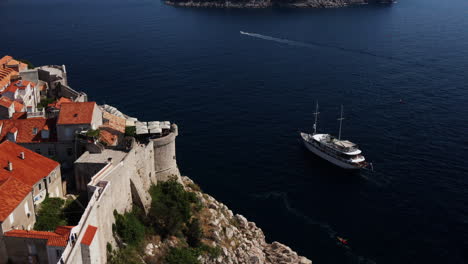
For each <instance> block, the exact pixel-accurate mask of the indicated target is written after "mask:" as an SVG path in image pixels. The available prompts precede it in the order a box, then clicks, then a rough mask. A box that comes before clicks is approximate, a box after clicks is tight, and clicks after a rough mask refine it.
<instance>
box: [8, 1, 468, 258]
mask: <svg viewBox="0 0 468 264" xmlns="http://www.w3.org/2000/svg"><path fill="white" fill-rule="evenodd" d="M0 18H1V22H0V54H9V55H12V56H14V57H15V58H24V59H28V60H30V61H31V62H32V63H33V64H35V65H44V64H65V65H66V66H67V70H68V75H69V84H70V85H71V86H72V87H73V88H75V89H77V90H83V91H85V92H87V93H88V95H89V97H90V98H92V99H93V100H96V101H97V102H98V103H100V104H102V103H107V104H111V105H114V106H116V107H118V108H119V109H120V110H122V111H124V112H126V113H127V114H129V115H132V116H135V117H138V118H140V119H141V120H171V121H173V122H176V123H177V124H178V125H179V128H180V136H179V137H178V140H177V154H178V162H179V165H180V168H181V171H182V172H183V174H185V175H188V176H190V177H191V178H193V179H194V180H196V181H197V182H198V183H199V184H200V185H201V187H202V189H204V190H205V191H206V192H208V193H210V194H212V195H213V196H215V197H216V198H217V199H219V200H220V201H222V202H224V203H226V204H227V205H228V206H229V207H230V208H231V209H233V210H234V211H235V212H237V213H240V214H243V215H245V216H246V217H247V218H249V220H251V221H255V222H256V223H257V225H258V226H260V227H261V228H262V229H263V230H264V231H265V234H266V236H267V240H268V241H270V242H271V241H275V240H277V241H280V242H282V243H285V244H287V245H289V246H291V247H292V248H293V249H295V250H297V251H298V252H299V253H300V254H302V255H305V256H307V257H309V258H310V259H312V260H313V261H314V263H319V264H320V263H450V264H458V263H468V161H467V157H468V139H467V136H468V84H467V83H468V74H467V73H468V2H467V1H466V0H451V1H442V0H407V1H405V0H401V1H399V2H398V3H396V4H394V5H363V6H356V7H350V8H342V9H264V10H218V9H193V8H174V7H171V6H166V5H164V4H163V3H162V2H160V1H159V0H127V1H125V0H100V1H91V0H42V1H36V0H0ZM240 31H245V32H249V33H254V34H259V35H254V36H249V35H243V34H240ZM316 100H318V101H319V103H320V112H321V114H320V116H319V124H318V127H319V131H321V132H327V133H332V134H335V135H336V134H337V133H338V121H337V120H336V119H337V117H338V116H339V108H340V105H343V106H344V116H345V120H344V123H343V132H342V133H343V138H346V139H349V140H351V141H354V142H357V143H359V144H360V146H361V148H362V149H363V151H364V154H365V156H366V158H367V159H368V160H370V161H372V162H373V164H374V169H375V171H374V172H373V173H371V172H361V173H349V172H346V171H342V170H338V169H335V168H334V167H333V166H331V165H329V164H328V163H326V162H324V161H322V160H320V159H319V158H316V157H315V156H313V155H312V154H310V153H308V152H307V151H306V150H305V149H304V147H303V146H302V145H301V142H300V140H299V135H298V131H299V130H306V131H311V130H312V124H313V118H314V117H313V115H312V113H313V112H314V108H315V101H316ZM336 236H341V237H345V238H347V239H349V243H350V244H349V247H343V246H340V245H339V244H338V243H337V240H336Z"/></svg>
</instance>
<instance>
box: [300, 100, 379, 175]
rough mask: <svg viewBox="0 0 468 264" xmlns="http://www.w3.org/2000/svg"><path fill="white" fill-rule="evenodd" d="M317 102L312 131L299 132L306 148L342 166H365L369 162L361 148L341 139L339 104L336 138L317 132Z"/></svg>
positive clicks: (341, 120)
mask: <svg viewBox="0 0 468 264" xmlns="http://www.w3.org/2000/svg"><path fill="white" fill-rule="evenodd" d="M318 107H319V106H318V102H317V105H316V110H315V113H314V115H315V123H314V133H313V134H307V133H304V132H300V134H301V137H302V141H303V142H304V145H305V146H306V148H307V149H308V150H310V151H311V152H312V153H314V154H316V155H317V156H319V157H321V158H323V159H325V160H327V161H329V162H331V163H333V164H335V165H337V166H339V167H341V168H343V169H362V168H367V167H368V166H369V165H370V163H368V162H366V159H365V158H364V156H363V155H361V150H360V149H359V148H358V146H357V145H356V144H354V143H353V142H351V141H348V140H342V139H341V124H342V122H343V119H344V118H343V106H341V117H340V118H339V119H338V120H339V121H340V130H339V133H338V138H335V137H333V136H332V135H330V134H317V119H318V115H319V112H318Z"/></svg>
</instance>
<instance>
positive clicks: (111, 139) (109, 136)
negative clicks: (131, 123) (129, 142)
mask: <svg viewBox="0 0 468 264" xmlns="http://www.w3.org/2000/svg"><path fill="white" fill-rule="evenodd" d="M118 138H119V137H118V136H117V135H116V134H114V133H112V132H111V131H109V130H106V128H103V127H101V128H100V130H99V139H100V140H101V141H103V142H105V143H106V144H107V145H108V146H114V145H115V143H116V142H117V139H118Z"/></svg>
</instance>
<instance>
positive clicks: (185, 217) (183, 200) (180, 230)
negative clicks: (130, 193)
mask: <svg viewBox="0 0 468 264" xmlns="http://www.w3.org/2000/svg"><path fill="white" fill-rule="evenodd" d="M149 192H150V195H151V198H152V202H151V207H150V209H149V211H148V214H147V215H146V214H145V213H144V212H143V211H142V210H141V209H139V208H136V207H135V208H134V209H133V210H132V211H131V212H126V213H124V214H118V213H117V212H116V211H115V212H114V217H115V220H116V221H115V224H114V225H113V231H114V234H115V235H116V237H117V238H118V240H120V241H121V242H122V243H121V246H120V247H119V249H116V250H113V249H112V247H111V246H110V244H109V246H108V262H109V263H113V264H117V263H141V262H142V261H143V257H142V256H144V254H143V253H142V252H141V248H142V247H141V245H142V242H143V241H154V240H158V241H167V242H168V243H167V244H168V245H169V246H168V247H167V248H164V249H162V250H160V253H161V254H159V255H154V256H150V257H148V256H146V259H147V261H146V262H148V263H160V262H163V263H168V264H176V263H186V264H199V263H200V261H199V259H198V257H199V256H201V255H206V256H208V257H212V258H214V257H217V256H218V255H219V252H220V250H219V248H214V247H210V246H208V245H206V244H204V243H202V237H203V231H202V228H201V226H200V221H199V218H198V214H199V212H200V210H201V209H202V205H201V204H200V201H199V199H198V198H197V196H196V195H195V193H194V192H191V191H187V190H185V189H184V186H183V185H182V184H180V183H179V182H177V180H176V179H175V178H174V179H170V180H169V181H166V182H161V183H159V184H158V185H154V186H152V187H151V188H150V190H149Z"/></svg>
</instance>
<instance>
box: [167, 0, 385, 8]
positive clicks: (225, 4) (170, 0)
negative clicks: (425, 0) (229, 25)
mask: <svg viewBox="0 0 468 264" xmlns="http://www.w3.org/2000/svg"><path fill="white" fill-rule="evenodd" d="M392 2H393V0H166V1H165V3H166V4H168V5H174V6H186V7H218V8H267V7H273V6H278V7H298V8H330V7H344V6H349V5H357V4H368V3H392Z"/></svg>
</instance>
